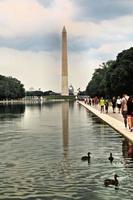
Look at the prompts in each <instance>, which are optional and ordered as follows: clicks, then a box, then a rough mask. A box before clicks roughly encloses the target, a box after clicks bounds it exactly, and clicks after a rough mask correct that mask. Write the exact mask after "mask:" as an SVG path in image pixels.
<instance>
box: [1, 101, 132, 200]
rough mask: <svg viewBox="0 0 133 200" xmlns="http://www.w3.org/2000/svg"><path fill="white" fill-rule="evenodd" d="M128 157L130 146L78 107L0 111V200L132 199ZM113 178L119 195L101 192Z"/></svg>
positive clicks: (110, 190) (57, 105)
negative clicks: (86, 158) (84, 159)
mask: <svg viewBox="0 0 133 200" xmlns="http://www.w3.org/2000/svg"><path fill="white" fill-rule="evenodd" d="M88 151H90V152H91V153H92V154H91V161H90V163H88V162H82V161H81V157H82V156H83V155H86V154H87V152H88ZM110 152H112V153H113V156H114V158H115V159H114V162H113V163H112V164H111V163H110V162H109V161H108V157H109V153H110ZM132 155H133V145H132V144H130V143H129V142H128V141H126V140H125V139H124V138H122V137H121V136H120V135H119V134H118V133H117V132H116V131H114V130H113V129H112V128H110V127H109V126H108V125H107V124H105V123H103V122H102V121H100V120H99V119H98V118H97V117H96V116H94V115H93V114H91V113H90V112H88V111H87V110H86V109H85V108H83V107H82V106H80V105H78V104H77V103H68V102H63V103H61V102H60V103H59V102H55V103H52V102H51V103H50V102H49V103H45V104H42V105H26V106H25V105H16V106H15V105H10V106H2V105H1V106H0V199H2V200H11V199H12V200H19V199H23V200H35V199H36V200H43V199H46V200H66V199H68V200H69V199H70V200H71V199H72V200H74V199H75V200H78V199H79V200H81V199H82V200H88V199H92V200H93V199H94V200H104V199H108V200H112V199H116V200H120V199H124V200H128V199H132V198H133V187H132V185H133V178H132V177H133V168H132V167H133V163H132ZM115 173H117V174H118V175H119V183H120V184H119V189H118V190H115V188H114V187H108V188H105V187H104V184H103V183H104V179H106V178H113V175H114V174H115Z"/></svg>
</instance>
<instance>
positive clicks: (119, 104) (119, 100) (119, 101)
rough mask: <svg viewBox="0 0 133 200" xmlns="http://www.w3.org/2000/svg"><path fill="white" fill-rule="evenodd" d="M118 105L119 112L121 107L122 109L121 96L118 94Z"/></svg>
mask: <svg viewBox="0 0 133 200" xmlns="http://www.w3.org/2000/svg"><path fill="white" fill-rule="evenodd" d="M116 105H117V108H118V113H120V109H121V98H120V97H119V96H118V98H117V100H116Z"/></svg>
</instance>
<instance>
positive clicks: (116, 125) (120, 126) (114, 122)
mask: <svg viewBox="0 0 133 200" xmlns="http://www.w3.org/2000/svg"><path fill="white" fill-rule="evenodd" d="M77 103H79V104H80V105H82V106H84V107H85V108H86V109H87V110H89V111H90V112H92V113H93V114H95V115H96V116H97V117H99V118H100V119H102V120H103V121H104V122H106V123H107V124H108V125H109V126H111V127H112V128H113V129H114V130H116V131H117V132H118V133H120V134H121V135H122V136H123V137H125V138H127V139H128V140H130V141H131V142H132V143H133V132H130V131H129V130H128V129H126V128H125V127H124V122H121V121H119V120H118V119H115V118H113V117H111V116H109V115H108V114H104V113H100V111H99V110H96V109H95V108H93V107H91V106H90V105H88V104H85V103H84V102H83V101H77Z"/></svg>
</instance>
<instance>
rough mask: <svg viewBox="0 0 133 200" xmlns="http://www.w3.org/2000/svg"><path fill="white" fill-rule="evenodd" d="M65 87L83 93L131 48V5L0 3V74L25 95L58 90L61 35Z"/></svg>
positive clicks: (49, 0)
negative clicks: (64, 37)
mask: <svg viewBox="0 0 133 200" xmlns="http://www.w3.org/2000/svg"><path fill="white" fill-rule="evenodd" d="M64 25H65V27H66V30H67V34H68V64H69V85H70V84H72V85H73V86H74V88H75V90H77V88H79V87H80V88H81V90H84V89H85V88H86V86H87V84H88V82H89V81H90V79H91V77H92V74H93V72H94V69H95V68H98V67H99V65H100V64H102V63H103V62H106V61H108V60H111V59H116V56H117V54H118V53H119V52H121V51H122V50H124V49H128V48H130V47H131V46H132V42H133V0H0V74H1V75H5V76H12V77H16V78H17V79H19V80H20V81H21V82H22V83H23V84H24V86H25V88H26V89H29V88H30V87H33V88H34V89H38V88H41V89H42V90H43V91H46V90H49V89H51V90H53V91H57V92H59V91H60V89H61V32H62V28H63V26H64Z"/></svg>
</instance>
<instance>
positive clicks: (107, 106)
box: [105, 99, 109, 114]
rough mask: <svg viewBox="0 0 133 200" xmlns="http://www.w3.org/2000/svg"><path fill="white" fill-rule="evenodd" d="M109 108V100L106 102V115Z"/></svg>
mask: <svg viewBox="0 0 133 200" xmlns="http://www.w3.org/2000/svg"><path fill="white" fill-rule="evenodd" d="M108 108H109V101H108V99H106V100H105V110H106V114H107V113H108Z"/></svg>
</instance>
